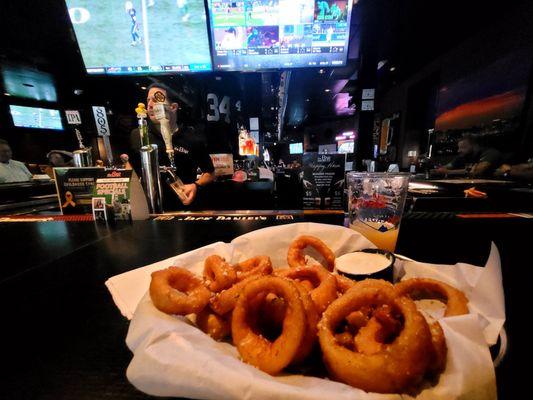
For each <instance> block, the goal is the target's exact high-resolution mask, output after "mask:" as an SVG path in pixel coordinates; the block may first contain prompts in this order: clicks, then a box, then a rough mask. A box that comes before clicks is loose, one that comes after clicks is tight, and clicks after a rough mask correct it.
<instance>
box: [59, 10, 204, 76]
mask: <svg viewBox="0 0 533 400" xmlns="http://www.w3.org/2000/svg"><path fill="white" fill-rule="evenodd" d="M66 3H67V7H68V11H69V15H70V20H71V21H72V25H73V27H74V31H75V33H76V37H77V40H78V43H79V46H80V50H81V53H82V56H83V60H84V62H85V66H86V68H87V72H88V73H93V74H103V73H107V74H132V73H154V72H169V71H184V72H188V71H191V72H194V71H209V70H211V57H210V54H209V41H208V36H207V35H208V33H207V20H206V19H207V18H206V12H205V5H204V1H203V0H128V1H124V0H66Z"/></svg>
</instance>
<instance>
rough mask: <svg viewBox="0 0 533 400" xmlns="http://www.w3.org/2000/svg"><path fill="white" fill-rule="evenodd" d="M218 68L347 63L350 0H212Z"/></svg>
mask: <svg viewBox="0 0 533 400" xmlns="http://www.w3.org/2000/svg"><path fill="white" fill-rule="evenodd" d="M208 4H209V10H210V16H211V38H212V42H213V62H214V68H215V69H216V70H256V69H269V68H294V67H313V66H342V65H345V64H346V56H347V50H348V49H347V48H348V39H349V31H350V16H351V4H352V3H351V2H349V1H348V0H240V1H233V0H209V1H208Z"/></svg>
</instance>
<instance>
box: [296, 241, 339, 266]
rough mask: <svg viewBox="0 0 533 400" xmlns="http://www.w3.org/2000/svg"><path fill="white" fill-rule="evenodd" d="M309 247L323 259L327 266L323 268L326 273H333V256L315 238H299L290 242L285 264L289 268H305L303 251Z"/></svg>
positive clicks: (324, 245) (328, 249)
mask: <svg viewBox="0 0 533 400" xmlns="http://www.w3.org/2000/svg"><path fill="white" fill-rule="evenodd" d="M308 246H311V247H313V248H314V249H315V250H317V251H318V252H319V253H320V254H321V255H322V257H324V259H325V261H326V264H327V266H326V267H325V268H326V269H327V270H328V271H330V272H331V271H333V268H334V267H335V254H334V253H333V251H331V249H330V248H329V247H328V246H327V245H326V244H325V243H324V242H323V241H322V240H320V239H319V238H317V237H315V236H306V235H303V236H300V237H298V238H296V239H295V240H293V241H292V243H291V244H290V246H289V251H288V252H287V262H288V264H289V267H291V268H296V267H305V266H306V265H307V263H306V261H305V256H304V254H303V250H304V249H305V248H306V247H308Z"/></svg>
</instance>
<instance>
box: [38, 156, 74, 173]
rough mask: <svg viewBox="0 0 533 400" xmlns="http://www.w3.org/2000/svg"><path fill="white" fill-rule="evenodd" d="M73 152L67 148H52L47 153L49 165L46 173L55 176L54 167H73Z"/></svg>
mask: <svg viewBox="0 0 533 400" xmlns="http://www.w3.org/2000/svg"><path fill="white" fill-rule="evenodd" d="M72 157H73V155H72V153H71V152H70V151H65V150H52V151H50V152H49V153H48V154H47V155H46V158H48V162H49V163H50V165H48V166H47V167H46V168H45V170H44V173H45V174H47V175H48V176H49V177H50V178H53V177H54V167H72V166H73V165H74V163H73V161H72Z"/></svg>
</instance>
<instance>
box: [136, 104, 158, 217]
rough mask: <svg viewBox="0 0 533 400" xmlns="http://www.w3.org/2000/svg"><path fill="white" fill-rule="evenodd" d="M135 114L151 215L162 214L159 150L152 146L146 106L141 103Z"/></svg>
mask: <svg viewBox="0 0 533 400" xmlns="http://www.w3.org/2000/svg"><path fill="white" fill-rule="evenodd" d="M135 112H136V113H137V119H138V123H139V135H140V140H141V149H140V153H141V168H142V184H143V189H144V193H145V195H146V199H147V201H148V207H149V209H150V213H152V214H160V213H162V212H163V192H162V190H161V179H160V177H159V158H158V148H157V145H156V144H150V140H149V137H148V125H147V123H146V117H147V113H146V108H145V105H144V104H143V103H139V104H138V106H137V108H136V109H135Z"/></svg>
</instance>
